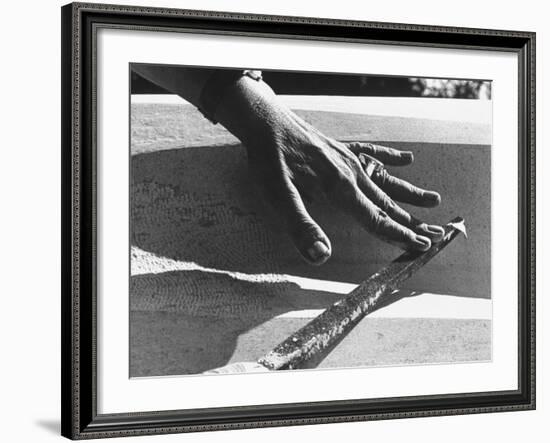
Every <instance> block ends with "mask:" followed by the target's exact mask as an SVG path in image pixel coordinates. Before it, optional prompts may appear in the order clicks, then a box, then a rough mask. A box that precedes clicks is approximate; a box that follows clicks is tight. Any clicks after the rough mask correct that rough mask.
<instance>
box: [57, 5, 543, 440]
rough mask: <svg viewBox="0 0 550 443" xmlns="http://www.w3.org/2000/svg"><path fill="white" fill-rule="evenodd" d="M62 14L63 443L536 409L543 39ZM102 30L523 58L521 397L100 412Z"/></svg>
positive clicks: (198, 16) (91, 11)
mask: <svg viewBox="0 0 550 443" xmlns="http://www.w3.org/2000/svg"><path fill="white" fill-rule="evenodd" d="M61 15H62V33H61V48H62V66H61V72H62V77H61V84H62V88H61V89H62V96H61V102H62V127H61V133H62V195H61V197H62V276H61V278H62V306H61V307H62V329H61V337H62V361H61V364H62V374H61V376H62V392H61V398H62V435H64V436H65V437H68V438H71V439H83V438H102V437H118V436H130V435H145V434H161V433H177V432H193V431H210V430H222V429H235V428H251V427H266V426H287V425H300V424H315V423H331V422H348V421H359V420H379V419H392V418H402V417H423V416H435V415H453V414H473V413H483V412H499V411H513V410H527V409H534V408H535V33H532V32H518V31H502V30H489V29H469V28H454V27H439V26H421V25H409V24H396V23H375V22H360V21H344V20H332V19H320V18H304V17H283V16H265V15H250V14H233V13H225V12H206V11H192V10H177V9H163V8H147V7H132V6H120V5H105V4H85V3H72V4H68V5H66V6H64V7H63V8H62V10H61ZM427 19H428V18H427ZM99 27H107V28H109V27H116V28H119V29H120V28H122V29H136V28H138V27H139V28H141V29H147V30H149V31H155V30H164V31H166V30H169V31H173V32H203V33H216V34H219V33H221V34H231V35H242V36H264V37H276V38H293V39H315V40H320V41H323V40H324V41H340V42H355V43H358V42H363V43H377V44H399V45H409V46H428V47H438V48H460V49H482V50H489V51H507V52H513V53H516V54H517V55H518V59H519V73H518V79H519V85H518V86H519V88H518V90H519V97H518V98H519V101H518V102H519V139H518V159H519V171H518V174H519V175H518V177H519V183H518V187H519V206H518V216H519V263H518V275H519V287H518V303H519V323H518V325H519V327H518V331H517V332H518V343H519V361H518V364H519V370H518V373H519V380H518V389H517V390H514V391H496V392H477V393H463V394H454V395H430V396H416V397H406V398H386V399H364V400H347V401H327V402H315V403H293V404H284V405H277V404H274V405H262V406H242V407H224V408H208V409H192V410H170V411H154V412H144V413H120V414H98V413H97V407H96V404H97V386H96V376H97V373H96V350H97V349H96V333H97V331H96V319H97V317H96V246H97V244H96V230H95V226H96V224H95V220H96V210H97V208H96V177H97V165H96V160H95V155H96V146H95V92H96V91H95V90H94V88H95V75H96V74H95V72H94V71H93V66H94V57H95V37H96V30H97V29H98V28H99Z"/></svg>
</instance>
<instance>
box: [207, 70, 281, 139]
mask: <svg viewBox="0 0 550 443" xmlns="http://www.w3.org/2000/svg"><path fill="white" fill-rule="evenodd" d="M277 106H278V104H277V96H276V95H275V93H274V92H273V90H272V89H271V88H270V87H269V85H267V84H266V83H265V82H263V81H262V80H261V79H260V80H256V79H253V78H251V77H249V76H247V75H243V76H241V77H240V78H239V79H238V80H237V81H235V82H233V83H232V84H231V85H230V86H228V87H227V88H226V90H225V91H224V94H223V96H222V97H221V100H220V102H219V103H218V106H217V108H216V110H215V113H214V115H213V117H214V119H215V121H217V122H219V123H220V124H222V125H223V126H224V127H225V128H226V129H227V130H228V131H229V132H231V133H232V134H233V135H235V136H236V137H237V138H238V139H239V140H241V142H242V143H243V144H245V145H246V146H247V147H250V146H253V145H256V144H257V143H258V142H260V141H261V138H262V134H264V135H265V133H266V132H265V131H270V128H272V120H273V114H274V112H275V108H276V107H277Z"/></svg>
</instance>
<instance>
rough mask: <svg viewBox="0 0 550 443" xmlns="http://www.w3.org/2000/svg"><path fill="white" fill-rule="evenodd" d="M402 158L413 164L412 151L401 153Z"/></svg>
mask: <svg viewBox="0 0 550 443" xmlns="http://www.w3.org/2000/svg"><path fill="white" fill-rule="evenodd" d="M401 158H402V159H405V160H407V161H408V162H412V161H413V153H412V152H410V151H405V152H401Z"/></svg>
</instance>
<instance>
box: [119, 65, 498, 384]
mask: <svg viewBox="0 0 550 443" xmlns="http://www.w3.org/2000/svg"><path fill="white" fill-rule="evenodd" d="M129 76H130V82H129V84H130V91H129V106H130V122H129V125H130V128H129V131H130V146H129V157H130V202H129V205H130V211H129V213H130V217H129V218H130V219H129V220H128V223H129V227H130V241H129V243H130V250H129V260H130V275H129V276H128V278H129V281H130V283H129V288H130V294H129V350H130V354H129V359H130V361H129V376H130V377H131V378H139V377H161V376H187V375H219V374H237V373H241V374H242V373H249V372H251V373H252V372H269V371H280V370H325V369H335V368H338V369H343V368H355V367H385V366H405V365H435V364H457V365H458V364H470V363H479V362H488V361H491V360H492V355H493V354H492V352H493V351H492V292H491V159H492V156H493V154H494V153H493V152H492V150H493V148H492V144H493V142H492V140H493V127H492V118H493V108H492V82H491V81H490V80H488V79H472V78H467V79H465V78H436V77H434V78H428V77H425V76H422V77H405V76H397V75H396V76H391V75H387V76H382V75H379V74H378V75H370V74H368V73H349V72H346V73H330V72H305V71H283V70H269V69H262V67H245V66H243V67H225V66H220V67H201V66H191V65H189V66H186V65H160V64H147V63H131V64H130V66H129Z"/></svg>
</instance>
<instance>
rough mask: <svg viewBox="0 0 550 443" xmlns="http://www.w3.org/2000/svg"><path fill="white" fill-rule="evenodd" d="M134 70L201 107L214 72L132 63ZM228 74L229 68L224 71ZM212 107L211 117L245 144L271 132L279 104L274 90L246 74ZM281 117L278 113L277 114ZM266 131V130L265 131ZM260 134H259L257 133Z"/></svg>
mask: <svg viewBox="0 0 550 443" xmlns="http://www.w3.org/2000/svg"><path fill="white" fill-rule="evenodd" d="M132 68H133V70H134V71H135V72H136V73H137V74H139V75H140V76H142V77H143V78H145V79H147V80H149V81H150V82H152V83H154V84H156V85H157V86H160V87H162V88H163V89H166V90H167V91H169V92H170V93H172V94H177V95H179V96H180V97H182V98H184V99H185V100H187V101H188V102H190V103H191V104H193V105H194V106H196V107H197V108H199V109H201V108H202V107H203V106H204V103H201V96H202V94H203V92H204V88H205V87H209V80H210V78H211V77H212V75H213V74H214V73H215V72H216V71H217V70H216V69H208V68H204V69H203V68H183V67H177V66H174V67H171V66H163V67H162V68H161V69H160V68H159V67H158V66H154V65H140V64H137V65H134V66H133V67H132ZM227 72H228V75H229V74H230V72H231V71H227ZM215 99H217V100H218V101H217V103H216V106H215V109H211V110H210V112H212V115H211V116H210V117H211V118H212V117H213V119H214V120H215V121H216V122H219V123H220V124H221V125H223V126H224V127H225V128H226V129H227V130H228V131H229V132H231V133H232V134H233V135H235V136H236V137H237V138H239V139H240V140H241V141H242V142H243V143H244V144H245V145H247V146H248V147H250V146H252V145H257V144H258V142H261V140H259V139H261V138H262V137H265V135H266V134H270V135H271V133H272V132H273V128H276V127H277V125H274V124H273V123H274V119H275V117H274V115H275V114H276V113H277V111H280V109H278V108H279V107H280V105H279V104H278V100H277V97H276V95H275V94H274V93H273V90H272V89H271V88H270V87H269V86H268V85H267V84H266V83H264V82H263V81H258V80H255V79H253V78H250V77H249V76H247V75H243V76H241V77H240V78H239V79H237V80H235V81H234V82H231V83H230V84H229V85H228V86H227V87H226V88H223V90H222V91H220V94H219V97H215ZM278 118H279V119H280V116H279V117H278ZM265 131H269V132H265ZM260 134H262V135H260Z"/></svg>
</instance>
